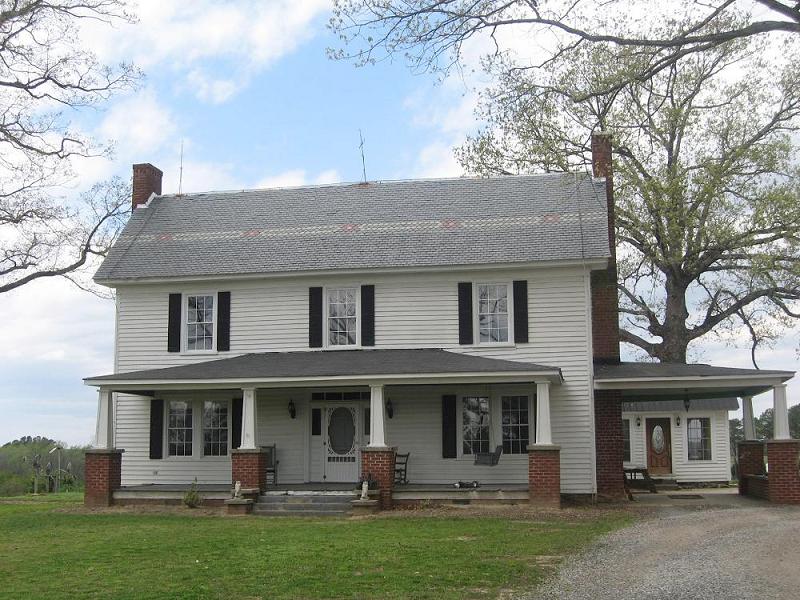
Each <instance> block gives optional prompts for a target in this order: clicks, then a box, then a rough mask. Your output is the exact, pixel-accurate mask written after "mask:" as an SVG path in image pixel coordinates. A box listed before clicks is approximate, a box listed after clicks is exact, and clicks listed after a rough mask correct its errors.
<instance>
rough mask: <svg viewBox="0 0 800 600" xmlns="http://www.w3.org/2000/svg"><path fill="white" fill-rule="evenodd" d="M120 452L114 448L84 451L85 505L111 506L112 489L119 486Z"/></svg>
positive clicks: (120, 470) (120, 475)
mask: <svg viewBox="0 0 800 600" xmlns="http://www.w3.org/2000/svg"><path fill="white" fill-rule="evenodd" d="M122 452H123V450H116V449H114V448H97V449H91V450H87V451H86V466H85V471H84V478H85V480H86V481H85V484H86V487H85V489H84V492H83V503H84V504H85V505H86V506H111V505H112V504H113V502H114V491H115V490H118V489H119V488H120V487H121V480H122Z"/></svg>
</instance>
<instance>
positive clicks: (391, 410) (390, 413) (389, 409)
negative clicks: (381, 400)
mask: <svg viewBox="0 0 800 600" xmlns="http://www.w3.org/2000/svg"><path fill="white" fill-rule="evenodd" d="M386 416H387V417H389V418H390V419H391V418H393V417H394V404H392V399H391V398H389V399H388V400H387V401H386Z"/></svg>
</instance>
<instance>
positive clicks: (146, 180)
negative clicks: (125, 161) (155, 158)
mask: <svg viewBox="0 0 800 600" xmlns="http://www.w3.org/2000/svg"><path fill="white" fill-rule="evenodd" d="M163 176H164V174H163V173H162V172H161V170H160V169H157V168H156V167H154V166H153V165H151V164H150V163H139V164H136V165H133V202H132V206H131V208H132V209H133V210H136V207H138V206H141V205H143V204H146V203H147V201H148V200H149V199H150V196H151V195H153V194H155V195H156V196H158V195H160V194H161V179H162V177H163Z"/></svg>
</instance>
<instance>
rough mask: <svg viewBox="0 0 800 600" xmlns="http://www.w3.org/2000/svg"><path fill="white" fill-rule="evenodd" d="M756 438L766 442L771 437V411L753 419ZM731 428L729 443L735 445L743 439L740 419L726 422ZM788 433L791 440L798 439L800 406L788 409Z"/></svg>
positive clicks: (766, 411) (799, 434)
mask: <svg viewBox="0 0 800 600" xmlns="http://www.w3.org/2000/svg"><path fill="white" fill-rule="evenodd" d="M753 421H754V423H753V424H754V425H755V429H756V438H757V439H759V440H767V439H770V438H771V437H772V431H773V429H772V424H773V421H774V419H773V410H772V409H771V408H768V409H767V410H765V411H764V412H763V413H761V416H760V417H754V418H753ZM728 424H729V426H730V428H731V442H732V443H736V442H740V441H742V440H743V439H744V424H743V423H742V420H741V419H731V420H730V421H729V422H728ZM789 432H790V433H791V436H792V437H793V438H796V439H797V438H800V404H798V405H796V406H792V407H791V408H790V409H789Z"/></svg>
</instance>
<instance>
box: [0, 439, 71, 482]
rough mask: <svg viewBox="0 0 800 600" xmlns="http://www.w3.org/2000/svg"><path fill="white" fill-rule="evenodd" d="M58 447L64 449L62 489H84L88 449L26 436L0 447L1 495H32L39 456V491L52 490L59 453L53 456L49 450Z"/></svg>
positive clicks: (62, 457) (62, 455) (62, 454)
mask: <svg viewBox="0 0 800 600" xmlns="http://www.w3.org/2000/svg"><path fill="white" fill-rule="evenodd" d="M58 446H60V447H61V448H62V450H61V469H62V476H63V477H62V483H63V485H62V490H64V489H73V490H74V489H81V488H82V487H83V481H84V458H83V456H84V452H85V451H86V447H85V446H68V445H66V444H63V443H61V442H58V441H57V440H53V439H50V438H47V437H42V436H38V435H37V436H30V435H26V436H22V437H20V438H19V439H17V440H13V441H11V442H7V443H6V444H3V445H2V446H0V496H17V495H20V494H27V493H30V492H33V488H34V471H35V469H34V458H35V457H36V456H38V457H39V460H38V464H39V476H38V487H39V491H40V492H45V491H47V490H48V489H49V488H51V487H52V485H51V482H52V481H54V480H55V477H56V471H57V469H58V452H57V451H56V452H53V453H52V454H50V451H51V450H52V449H53V448H55V447H58ZM48 463H49V465H50V466H49V469H48ZM48 471H49V476H48Z"/></svg>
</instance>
